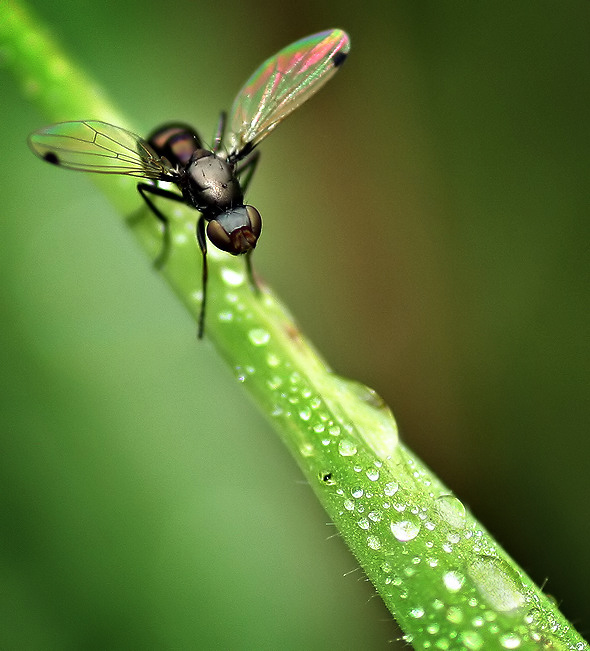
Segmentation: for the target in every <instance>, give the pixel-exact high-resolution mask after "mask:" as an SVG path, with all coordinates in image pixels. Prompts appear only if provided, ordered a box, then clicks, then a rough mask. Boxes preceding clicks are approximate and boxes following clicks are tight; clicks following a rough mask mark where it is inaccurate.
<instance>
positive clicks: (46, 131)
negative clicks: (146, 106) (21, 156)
mask: <svg viewBox="0 0 590 651" xmlns="http://www.w3.org/2000/svg"><path fill="white" fill-rule="evenodd" d="M29 145H30V146H31V149H32V150H33V151H34V152H35V154H37V156H39V158H42V159H43V160H45V161H47V162H48V163H53V164H54V165H58V166H60V167H65V168H66V169H69V170H80V171H83V172H97V173H100V174H126V175H128V176H138V177H143V178H148V179H154V180H156V179H159V180H173V179H174V178H175V176H174V170H173V169H172V168H171V167H170V166H169V165H167V164H166V162H165V161H163V160H162V159H161V158H160V157H159V156H158V155H157V154H156V153H155V152H154V151H153V149H152V148H151V147H150V146H149V145H148V144H147V142H145V141H144V140H143V139H142V138H140V137H139V136H138V135H137V134H135V133H132V132H131V131H127V130H126V129H122V128H121V127H116V126H114V125H112V124H107V123H106V122H98V121H96V120H85V121H83V122H59V123H58V124H53V125H51V126H49V127H45V128H43V129H39V131H35V132H34V133H32V134H31V135H30V136H29Z"/></svg>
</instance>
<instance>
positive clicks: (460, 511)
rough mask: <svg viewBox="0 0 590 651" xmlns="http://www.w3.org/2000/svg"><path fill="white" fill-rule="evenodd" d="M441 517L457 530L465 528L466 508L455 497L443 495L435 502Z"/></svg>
mask: <svg viewBox="0 0 590 651" xmlns="http://www.w3.org/2000/svg"><path fill="white" fill-rule="evenodd" d="M434 505H435V508H436V510H437V511H438V513H439V515H440V517H441V518H442V519H443V520H444V521H445V522H448V523H449V524H450V525H451V527H454V528H455V529H463V528H464V527H465V506H464V505H463V503H462V502H460V501H459V500H458V499H457V498H456V497H455V496H454V495H441V496H440V497H438V498H437V499H436V500H435V502H434Z"/></svg>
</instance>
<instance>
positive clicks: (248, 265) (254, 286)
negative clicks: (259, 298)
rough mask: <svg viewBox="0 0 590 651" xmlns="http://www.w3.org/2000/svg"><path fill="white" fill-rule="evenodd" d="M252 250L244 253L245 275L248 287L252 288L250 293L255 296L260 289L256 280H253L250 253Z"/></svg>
mask: <svg viewBox="0 0 590 651" xmlns="http://www.w3.org/2000/svg"><path fill="white" fill-rule="evenodd" d="M253 251H254V249H250V250H249V251H247V252H246V254H245V256H246V275H247V276H248V283H249V284H250V287H251V288H252V291H253V292H254V293H255V294H258V295H259V294H260V287H259V285H258V283H257V282H256V279H255V278H254V272H253V270H252V252H253Z"/></svg>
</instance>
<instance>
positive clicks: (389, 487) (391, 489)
mask: <svg viewBox="0 0 590 651" xmlns="http://www.w3.org/2000/svg"><path fill="white" fill-rule="evenodd" d="M398 489H399V486H398V484H397V482H395V481H390V482H388V483H387V484H385V486H384V488H383V492H384V493H385V495H387V497H391V496H392V495H395V494H396V493H397V491H398Z"/></svg>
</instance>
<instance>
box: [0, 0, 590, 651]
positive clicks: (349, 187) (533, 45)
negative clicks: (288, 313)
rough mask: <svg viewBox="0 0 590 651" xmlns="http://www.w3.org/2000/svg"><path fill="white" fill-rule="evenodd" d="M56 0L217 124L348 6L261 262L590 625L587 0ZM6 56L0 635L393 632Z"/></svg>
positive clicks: (57, 26)
mask: <svg viewBox="0 0 590 651" xmlns="http://www.w3.org/2000/svg"><path fill="white" fill-rule="evenodd" d="M31 5H32V6H33V7H34V8H35V9H36V10H37V12H38V14H39V15H40V16H41V17H42V18H43V19H44V20H45V21H46V22H47V23H49V24H50V25H51V26H52V27H53V29H54V31H55V32H56V34H57V35H58V36H59V37H60V38H61V39H62V41H63V44H64V46H65V47H66V49H67V50H68V51H69V53H70V54H71V55H73V56H74V57H75V59H76V60H77V61H78V62H80V63H81V64H82V65H83V66H84V67H85V68H86V69H87V70H88V71H89V72H90V73H91V74H92V75H93V76H94V77H95V78H96V79H98V81H99V82H100V83H101V84H103V85H104V87H106V88H107V89H108V90H109V92H110V95H111V97H112V98H113V99H114V101H115V103H116V104H118V105H119V106H120V107H121V110H122V111H124V112H125V113H126V114H127V115H129V116H130V118H131V119H132V120H133V121H134V123H135V124H136V125H137V127H138V128H140V129H143V131H145V132H148V131H149V130H151V129H152V128H153V127H154V126H156V125H158V124H159V123H161V122H164V121H166V120H170V119H179V120H184V121H187V122H190V123H193V124H195V126H197V127H198V128H199V129H201V130H202V131H203V133H204V134H205V136H206V138H209V137H210V136H211V135H212V133H213V130H214V127H215V124H216V120H217V114H218V111H219V109H221V108H229V106H230V104H231V101H232V99H233V96H234V94H235V92H236V91H237V89H238V88H240V86H241V85H242V83H243V82H244V81H245V79H246V78H247V77H248V75H249V74H250V73H251V72H252V71H253V70H254V68H255V67H256V66H257V65H258V64H259V63H260V62H261V61H262V60H263V59H264V58H266V57H267V56H269V55H270V54H272V53H273V52H275V51H277V50H278V49H280V48H281V47H283V46H284V45H286V44H288V43H290V42H291V41H293V40H296V39H298V38H300V37H302V36H304V35H307V34H309V33H313V32H316V31H319V30H320V29H326V28H328V27H335V26H339V27H343V28H345V29H346V30H347V31H349V33H350V35H351V39H352V50H351V56H350V58H349V60H348V62H347V63H346V65H345V67H344V68H343V69H342V71H341V72H340V73H339V74H338V75H337V76H336V77H335V78H334V80H333V81H331V82H330V84H329V85H328V86H327V87H326V88H325V89H324V90H322V92H321V93H320V94H319V95H318V96H317V97H315V98H314V99H313V100H311V101H310V102H309V104H306V105H305V107H304V108H302V109H301V110H299V111H297V112H296V113H295V114H294V115H293V116H292V117H290V118H289V120H288V121H286V122H285V123H284V124H283V125H281V126H280V128H279V129H277V131H276V132H275V133H274V134H273V135H272V136H271V137H269V138H268V140H266V141H265V142H264V144H263V146H262V147H261V150H262V158H261V164H260V166H259V168H258V171H257V174H256V177H255V179H254V182H253V184H252V186H251V189H250V193H249V197H248V198H249V201H250V202H251V203H253V204H254V205H256V206H257V207H258V209H259V210H260V212H261V214H262V215H263V216H264V220H265V230H264V233H263V237H262V239H261V243H260V247H259V248H258V249H257V251H256V256H255V264H256V269H257V271H258V272H259V273H260V274H261V275H262V276H264V278H265V279H266V281H267V282H269V283H270V284H271V285H272V286H273V287H274V288H275V289H276V290H277V292H278V293H279V294H280V295H281V296H282V297H283V299H284V300H285V301H286V303H287V305H289V307H290V309H291V310H292V311H293V313H294V314H295V315H296V318H297V319H298V321H299V323H300V325H301V328H302V329H303V331H304V332H306V333H307V334H308V335H309V336H310V337H311V339H312V340H313V341H314V343H315V344H316V345H317V347H318V348H319V350H321V351H322V352H323V354H324V355H325V356H326V358H327V359H328V360H329V362H330V363H331V365H332V366H333V368H334V369H335V370H336V371H337V372H339V373H340V374H342V375H345V376H349V377H351V378H355V379H357V380H360V381H363V382H365V383H367V384H368V385H370V386H371V387H373V388H375V389H376V390H377V391H378V392H379V393H380V394H381V395H382V396H383V397H384V398H385V400H386V401H387V402H388V403H389V404H390V405H391V406H392V408H393V409H394V412H395V414H396V416H397V419H398V422H399V424H400V427H401V431H402V434H403V437H404V439H405V441H406V442H407V443H408V444H409V445H410V447H412V448H413V449H414V450H415V451H416V452H417V453H418V454H419V455H420V456H421V457H422V458H423V459H424V460H425V461H426V462H427V463H428V464H429V465H430V466H432V467H433V468H434V469H435V470H436V472H437V473H438V474H439V475H440V476H441V477H442V478H443V479H444V481H446V482H447V484H448V485H449V486H450V487H451V488H452V489H453V490H455V491H456V492H457V494H458V495H459V496H460V497H461V498H462V499H463V500H464V501H465V503H466V504H467V505H469V506H470V507H471V508H472V510H473V511H474V512H475V514H476V515H477V516H478V517H479V518H480V519H481V520H482V521H483V522H484V523H485V524H486V526H487V527H488V528H489V529H490V530H491V531H492V532H493V533H494V534H495V535H496V536H497V539H498V540H499V541H500V542H501V543H502V544H503V545H504V546H505V547H506V548H507V549H508V551H509V552H510V553H511V554H512V555H513V556H514V557H515V558H516V559H517V560H518V561H519V562H520V564H521V565H522V566H523V567H524V568H525V569H526V570H527V571H528V572H529V573H530V575H531V576H532V577H533V578H534V579H535V580H536V581H537V582H538V583H540V584H544V583H545V582H546V586H545V589H546V590H547V591H548V592H549V593H551V594H552V595H553V596H554V597H555V598H556V600H557V601H558V602H559V603H560V604H561V606H562V609H563V611H564V613H565V614H566V615H567V616H568V617H569V618H570V619H571V620H572V621H573V623H574V624H575V625H576V626H577V627H578V628H579V630H581V631H582V632H583V633H585V634H588V632H589V631H590V609H589V608H588V595H587V586H588V585H589V584H590V564H589V563H588V541H589V540H590V518H589V517H588V504H589V500H590V489H589V483H590V482H589V476H590V458H589V454H590V439H589V436H588V423H589V422H590V401H589V397H590V387H589V382H588V377H589V362H590V337H589V333H588V330H589V314H590V312H589V307H590V306H589V300H588V280H589V277H590V274H589V271H590V256H589V255H588V253H589V235H590V225H589V220H588V217H589V212H590V211H589V207H590V201H589V198H588V179H589V173H590V154H589V152H590V128H589V126H588V104H589V100H590V90H589V88H590V65H589V61H590V58H589V55H590V45H589V40H588V34H589V32H590V4H588V3H587V2H586V1H585V0H584V1H577V2H576V1H570V2H566V3H555V2H548V1H536V2H519V3H515V2H513V1H512V0H510V1H509V0H503V1H499V2H494V3H475V2H472V3H457V2H450V1H448V0H447V1H444V0H443V1H442V2H441V1H440V0H437V1H426V2H420V3H417V2H414V1H411V0H407V1H397V0H394V1H392V2H387V3H385V2H380V1H378V0H365V1H364V2H362V3H359V2H357V1H353V0H341V1H339V2H325V3H320V2H317V1H316V0H299V1H298V2H297V3H291V4H285V3H278V2H277V0H258V1H257V2H250V1H248V0H241V1H240V2H231V1H230V2H223V3H221V2H214V3H213V2H188V1H186V0H184V1H183V0H180V1H179V2H175V3H171V2H155V1H154V0H143V1H142V2H139V1H138V0H127V1H126V2H124V3H121V2H112V1H109V2H102V3H96V2H89V1H88V0H83V1H81V0H56V1H55V2H52V3H47V2H42V1H41V0H36V1H35V2H32V3H31ZM0 87H1V88H2V97H1V99H0V104H1V107H2V120H1V122H0V136H1V140H0V141H1V143H2V156H1V157H0V178H1V181H0V192H1V195H0V196H1V200H2V218H1V220H0V229H1V233H0V247H2V251H1V255H0V269H1V274H2V282H1V291H0V295H1V297H2V298H1V301H2V302H1V313H0V319H1V321H2V346H1V351H2V352H1V355H2V358H1V373H2V390H1V393H0V396H1V401H2V402H1V410H2V432H1V452H0V482H1V486H2V488H1V492H0V495H1V497H0V509H1V511H0V518H1V523H0V525H1V544H0V567H1V576H2V580H1V583H2V589H1V590H0V618H1V621H0V647H1V648H3V649H13V648H14V649H16V648H19V649H24V648H26V649H49V648H52V649H68V650H69V649H184V648H186V649H189V648H195V649H197V648H199V649H209V648H210V649H253V648H256V649H276V648H282V649H311V650H315V649H317V650H320V649H325V648H336V649H373V648H374V649H381V648H396V647H397V644H399V643H398V642H396V641H395V639H396V637H398V635H399V632H398V631H397V630H396V628H395V626H394V625H393V623H392V622H391V620H390V618H389V616H388V614H387V612H386V611H385V609H384V608H383V606H382V605H381V603H380V601H379V599H378V598H375V596H374V591H373V590H372V588H371V586H370V585H368V584H367V583H366V581H365V580H364V577H363V575H362V572H361V571H360V570H359V569H358V567H357V563H356V562H355V560H354V558H352V557H351V556H350V554H349V553H348V551H347V550H346V549H345V548H344V545H343V544H342V541H341V540H340V539H339V538H338V537H337V536H334V530H333V527H331V526H330V525H329V523H328V522H327V518H326V516H325V514H324V513H323V511H322V510H321V509H320V507H319V506H318V505H317V503H316V501H315V499H314V497H313V495H312V492H311V490H310V489H309V487H308V486H307V485H306V484H305V483H304V482H303V481H302V477H301V475H300V473H299V471H298V469H297V467H296V465H295V463H294V462H293V461H292V460H291V458H290V457H289V456H288V455H287V453H286V451H285V450H284V449H283V448H282V446H281V444H280V443H279V441H278V440H277V438H276V437H275V435H274V434H273V431H272V430H271V428H270V426H269V425H268V424H267V423H266V422H265V420H264V419H263V418H262V417H261V416H260V415H259V414H258V413H257V412H256V410H255V409H254V407H253V405H252V404H251V402H250V401H249V399H248V396H247V395H245V394H244V392H243V390H242V387H241V386H238V385H237V383H236V382H235V380H234V379H233V376H232V373H231V372H230V370H229V369H227V368H226V367H224V365H223V364H222V363H221V362H220V360H219V359H218V357H217V356H216V354H215V352H214V350H213V349H212V347H211V346H210V344H208V343H207V342H204V343H198V342H197V341H196V329H195V324H194V323H193V322H192V321H191V320H190V318H189V317H188V315H187V314H186V313H185V312H184V310H183V308H182V306H180V305H179V304H178V303H177V301H176V299H175V298H174V296H172V295H171V294H170V292H169V291H168V290H167V289H166V287H165V285H164V283H163V282H162V281H161V280H160V278H159V277H158V275H157V274H155V273H154V272H153V271H152V269H151V268H150V264H149V261H148V260H147V259H146V258H145V256H144V255H143V253H142V252H140V251H139V250H138V249H137V247H136V246H135V244H134V242H133V238H132V236H131V235H130V234H129V233H128V232H127V231H126V230H125V229H124V228H123V227H122V226H121V223H120V220H119V219H118V216H117V215H115V214H113V211H112V209H111V207H110V206H109V204H108V203H107V202H106V200H105V199H104V198H102V197H101V196H100V194H99V193H98V191H96V190H95V189H94V187H93V186H92V185H91V183H90V182H89V180H88V179H87V178H85V177H84V175H81V174H80V175H75V174H71V175H69V174H67V173H65V172H61V171H58V170H55V169H53V168H50V167H49V166H45V165H43V164H41V163H40V162H39V161H37V160H36V159H34V158H33V156H32V155H31V154H30V152H29V151H28V149H27V147H26V144H25V139H26V136H27V134H28V133H29V132H30V131H32V130H33V129H36V128H38V127H39V126H42V125H43V124H45V123H46V122H47V120H46V119H45V118H44V116H43V115H41V114H40V113H38V112H37V110H36V109H35V108H34V107H32V106H30V105H29V104H28V103H27V102H26V101H25V100H24V99H23V98H22V96H21V94H20V92H19V88H18V85H17V84H16V82H15V81H14V80H13V79H12V78H11V77H10V76H9V75H8V73H7V72H6V71H4V70H1V69H0ZM63 117H64V119H80V118H98V119H100V117H101V116H94V115H92V116H89V115H85V116H63ZM400 646H401V645H400Z"/></svg>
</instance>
